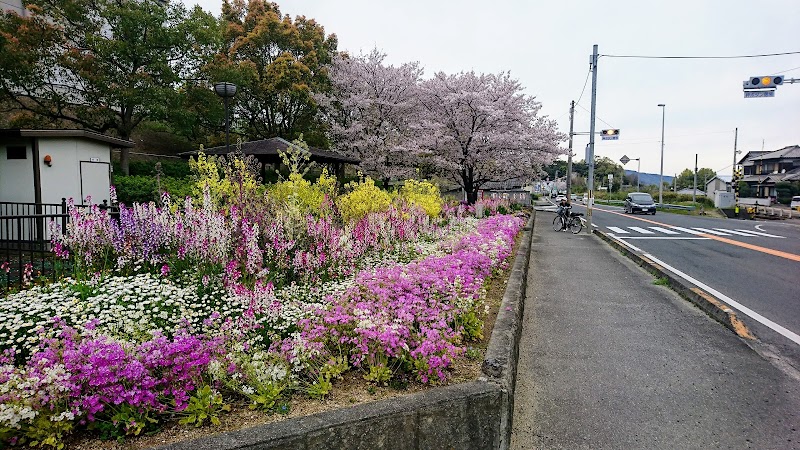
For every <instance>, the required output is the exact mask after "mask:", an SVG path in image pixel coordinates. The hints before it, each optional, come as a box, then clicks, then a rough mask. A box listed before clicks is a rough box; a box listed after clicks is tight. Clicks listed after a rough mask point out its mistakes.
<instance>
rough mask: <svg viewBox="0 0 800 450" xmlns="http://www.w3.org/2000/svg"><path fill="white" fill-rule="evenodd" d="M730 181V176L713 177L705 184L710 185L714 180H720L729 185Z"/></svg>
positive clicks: (731, 177)
mask: <svg viewBox="0 0 800 450" xmlns="http://www.w3.org/2000/svg"><path fill="white" fill-rule="evenodd" d="M732 179H733V176H732V175H715V176H713V177H711V179H710V180H708V181H707V182H706V184H708V183H711V182H712V181H714V180H720V181H722V182H723V183H730V182H731V180H732Z"/></svg>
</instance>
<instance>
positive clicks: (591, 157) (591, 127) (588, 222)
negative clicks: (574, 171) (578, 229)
mask: <svg viewBox="0 0 800 450" xmlns="http://www.w3.org/2000/svg"><path fill="white" fill-rule="evenodd" d="M591 58H592V59H591V68H592V108H591V113H590V116H591V117H590V119H589V158H588V159H589V160H588V161H586V163H587V164H588V166H589V177H588V180H587V181H588V184H589V203H588V204H587V205H586V232H587V233H589V234H592V233H594V230H592V206H593V203H594V119H595V111H596V110H597V44H594V46H593V47H592V56H591Z"/></svg>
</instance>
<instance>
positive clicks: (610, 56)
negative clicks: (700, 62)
mask: <svg viewBox="0 0 800 450" xmlns="http://www.w3.org/2000/svg"><path fill="white" fill-rule="evenodd" d="M798 54H800V51H798V52H784V53H765V54H761V55H736V56H653V55H598V56H606V57H608V58H639V59H740V58H763V57H766V56H785V55H798Z"/></svg>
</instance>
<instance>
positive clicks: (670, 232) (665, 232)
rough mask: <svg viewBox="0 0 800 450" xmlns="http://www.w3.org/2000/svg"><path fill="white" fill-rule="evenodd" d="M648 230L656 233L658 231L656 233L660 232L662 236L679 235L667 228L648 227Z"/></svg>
mask: <svg viewBox="0 0 800 450" xmlns="http://www.w3.org/2000/svg"><path fill="white" fill-rule="evenodd" d="M650 229H651V230H656V231H658V232H661V233H664V234H680V233H678V232H676V231H672V230H670V229H668V228H661V227H650Z"/></svg>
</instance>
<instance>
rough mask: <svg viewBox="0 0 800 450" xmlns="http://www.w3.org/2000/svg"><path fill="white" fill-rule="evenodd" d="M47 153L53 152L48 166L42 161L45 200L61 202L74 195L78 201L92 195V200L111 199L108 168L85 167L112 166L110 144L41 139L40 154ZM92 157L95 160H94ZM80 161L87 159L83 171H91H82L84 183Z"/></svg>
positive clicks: (68, 139)
mask: <svg viewBox="0 0 800 450" xmlns="http://www.w3.org/2000/svg"><path fill="white" fill-rule="evenodd" d="M45 155H50V157H51V158H52V165H51V166H50V167H48V166H47V164H45V163H44V162H41V163H40V169H41V176H42V203H61V198H62V197H63V198H66V199H69V198H73V199H74V200H75V203H76V204H81V203H84V200H85V197H86V195H91V196H92V203H102V202H103V200H106V201H108V200H109V194H108V188H109V174H108V170H86V165H87V164H91V166H92V169H97V168H98V167H100V164H102V167H103V168H108V167H109V164H110V163H111V151H110V149H109V144H106V143H103V142H95V141H90V140H86V139H74V138H47V139H45V138H40V140H39V157H40V158H42V159H44V157H45ZM93 158H94V159H95V160H96V162H93V161H92V159H93ZM81 161H85V163H84V172H88V173H84V174H83V177H84V179H83V185H82V184H81V181H82V180H81ZM98 163H99V164H98ZM103 175H104V176H103ZM98 177H99V178H98Z"/></svg>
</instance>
